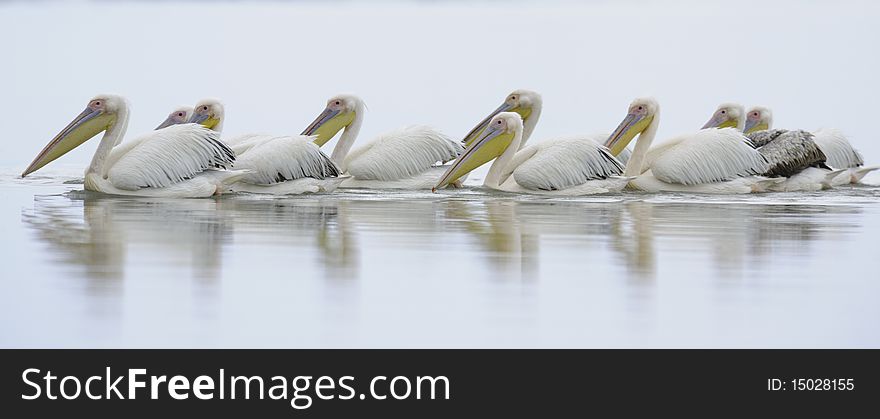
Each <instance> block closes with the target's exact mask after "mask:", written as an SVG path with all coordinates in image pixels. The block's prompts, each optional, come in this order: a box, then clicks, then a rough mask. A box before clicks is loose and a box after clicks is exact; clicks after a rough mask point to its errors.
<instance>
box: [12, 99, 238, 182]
mask: <svg viewBox="0 0 880 419" xmlns="http://www.w3.org/2000/svg"><path fill="white" fill-rule="evenodd" d="M128 117H129V107H128V102H127V101H126V100H125V99H124V98H123V97H121V96H116V95H98V96H95V97H94V98H92V99H91V100H90V101H89V103H88V106H86V109H85V110H84V111H83V112H82V113H80V114H79V115H78V116H77V117H76V118H75V119H74V120H73V121H72V122H71V123H70V124H69V125H67V127H65V128H64V129H63V130H61V132H60V133H58V135H56V136H55V138H53V139H52V141H51V142H49V144H47V145H46V147H45V148H43V150H42V151H41V152H40V154H38V155H37V157H36V158H34V161H33V162H32V163H31V164H30V166H28V168H27V169H25V171H24V172H23V173H22V174H21V176H22V177H24V176H27V175H28V174H30V173H33V172H34V171H36V170H38V169H40V168H41V167H43V166H45V165H47V164H49V163H50V162H52V161H53V160H55V159H57V158H59V157H61V156H63V155H64V154H67V152H69V151H70V150H73V149H74V148H76V147H78V146H79V145H81V144H82V143H84V142H86V141H87V140H89V139H90V138H92V137H94V136H96V135H98V134H99V133H101V132H104V136H103V137H102V138H101V142H100V143H99V144H98V149H97V150H96V151H95V156H94V157H93V158H92V162H91V164H89V167H88V169H86V172H85V179H84V185H85V189H86V190H89V191H95V192H103V193H107V194H114V195H132V196H150V197H207V196H211V195H215V194H219V193H221V192H222V191H223V188H224V187H225V186H226V185H228V184H229V183H231V182H235V181H236V180H237V179H238V178H239V177H241V176H243V175H244V174H246V173H245V172H243V171H238V170H235V171H227V170H215V169H221V168H222V169H225V168H227V167H231V166H232V164H233V162H234V161H235V154H234V153H233V152H232V150H230V149H229V148H228V147H227V146H226V145H225V144H224V143H223V142H222V141H220V138H219V135H218V134H217V133H215V132H213V131H211V130H209V129H206V128H204V127H201V126H198V125H195V124H182V125H173V126H169V127H167V128H163V129H160V130H156V131H152V132H150V133H149V134H146V135H143V136H141V137H138V138H137V139H135V140H132V141H128V142H126V143H124V144H120V142H121V141H122V137H123V136H124V135H125V131H126V129H127V128H128Z"/></svg>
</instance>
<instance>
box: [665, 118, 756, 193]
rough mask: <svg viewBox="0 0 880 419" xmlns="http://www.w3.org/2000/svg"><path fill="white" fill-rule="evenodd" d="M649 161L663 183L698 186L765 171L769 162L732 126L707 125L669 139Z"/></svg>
mask: <svg viewBox="0 0 880 419" xmlns="http://www.w3.org/2000/svg"><path fill="white" fill-rule="evenodd" d="M668 143H669V144H670V146H668V148H666V149H665V150H664V152H663V153H662V154H661V155H659V156H657V158H656V159H655V160H654V161H653V163H652V164H651V170H652V172H653V174H654V176H655V177H656V178H657V179H659V180H660V181H663V182H666V183H675V184H681V185H699V184H706V183H714V182H723V181H728V180H733V179H736V178H739V177H743V176H751V175H757V174H761V173H764V172H765V171H767V169H768V168H769V164H768V163H767V160H766V159H765V158H764V156H762V155H761V153H759V152H758V151H757V150H755V148H754V147H752V145H751V143H750V141H749V139H748V138H746V137H745V136H743V135H742V133H741V132H739V131H737V130H736V129H734V128H721V129H718V128H709V129H704V130H700V131H697V132H696V133H693V134H689V135H687V136H684V137H680V138H676V139H673V140H670V141H668Z"/></svg>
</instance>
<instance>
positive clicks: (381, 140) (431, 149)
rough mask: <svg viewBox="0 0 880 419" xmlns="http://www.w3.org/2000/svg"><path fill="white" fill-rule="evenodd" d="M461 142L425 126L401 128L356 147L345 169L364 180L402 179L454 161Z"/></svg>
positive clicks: (460, 151) (344, 165) (460, 152)
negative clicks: (438, 164)
mask: <svg viewBox="0 0 880 419" xmlns="http://www.w3.org/2000/svg"><path fill="white" fill-rule="evenodd" d="M463 152H464V149H463V148H462V146H461V144H460V143H459V142H457V141H453V140H451V139H450V138H449V137H447V136H445V135H443V134H442V133H440V132H438V131H437V130H435V129H433V128H430V127H426V126H411V127H405V128H400V129H397V130H394V131H391V132H388V133H385V134H383V135H380V136H379V137H378V138H376V139H375V140H373V141H372V142H371V143H370V144H367V145H366V146H363V147H360V148H358V149H355V150H353V151H352V152H351V153H349V155H348V157H346V159H345V161H344V163H343V168H344V170H345V171H347V172H348V173H349V174H351V175H352V176H354V177H355V178H357V179H362V180H382V181H391V180H400V179H406V178H410V177H413V176H415V175H418V174H420V173H422V172H424V171H426V170H428V169H430V168H431V166H433V165H434V164H436V163H438V162H441V163H445V162H447V161H450V160H454V159H455V158H457V157H458V156H459V155H461V154H462V153H463Z"/></svg>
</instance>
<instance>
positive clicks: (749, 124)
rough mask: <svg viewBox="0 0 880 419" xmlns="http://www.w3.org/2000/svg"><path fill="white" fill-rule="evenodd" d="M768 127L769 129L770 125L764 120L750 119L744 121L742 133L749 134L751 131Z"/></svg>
mask: <svg viewBox="0 0 880 419" xmlns="http://www.w3.org/2000/svg"><path fill="white" fill-rule="evenodd" d="M768 129H770V125H768V124H767V123H766V122H758V121H756V120H754V119H752V120H747V121H746V125H745V127H744V128H743V133H744V134H751V133H753V132H758V131H766V130H768Z"/></svg>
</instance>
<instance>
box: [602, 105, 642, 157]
mask: <svg viewBox="0 0 880 419" xmlns="http://www.w3.org/2000/svg"><path fill="white" fill-rule="evenodd" d="M653 119H654V117H653V116H650V117H647V118H646V117H645V116H644V115H638V114H634V113H629V114H627V115H626V118H623V121H621V123H620V125H618V126H617V128H616V129H615V130H614V132H612V133H611V136H609V137H608V140H606V141H605V147H608V149H610V150H611V154H612V155H614V156H617V155H618V154H620V152H621V151H623V149H624V148H626V146H627V145H629V143H630V141H632V139H633V138H635V137H636V135H638V134H639V133H640V132H642V131H644V130H645V129H647V128H648V125H650V124H651V120H653Z"/></svg>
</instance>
